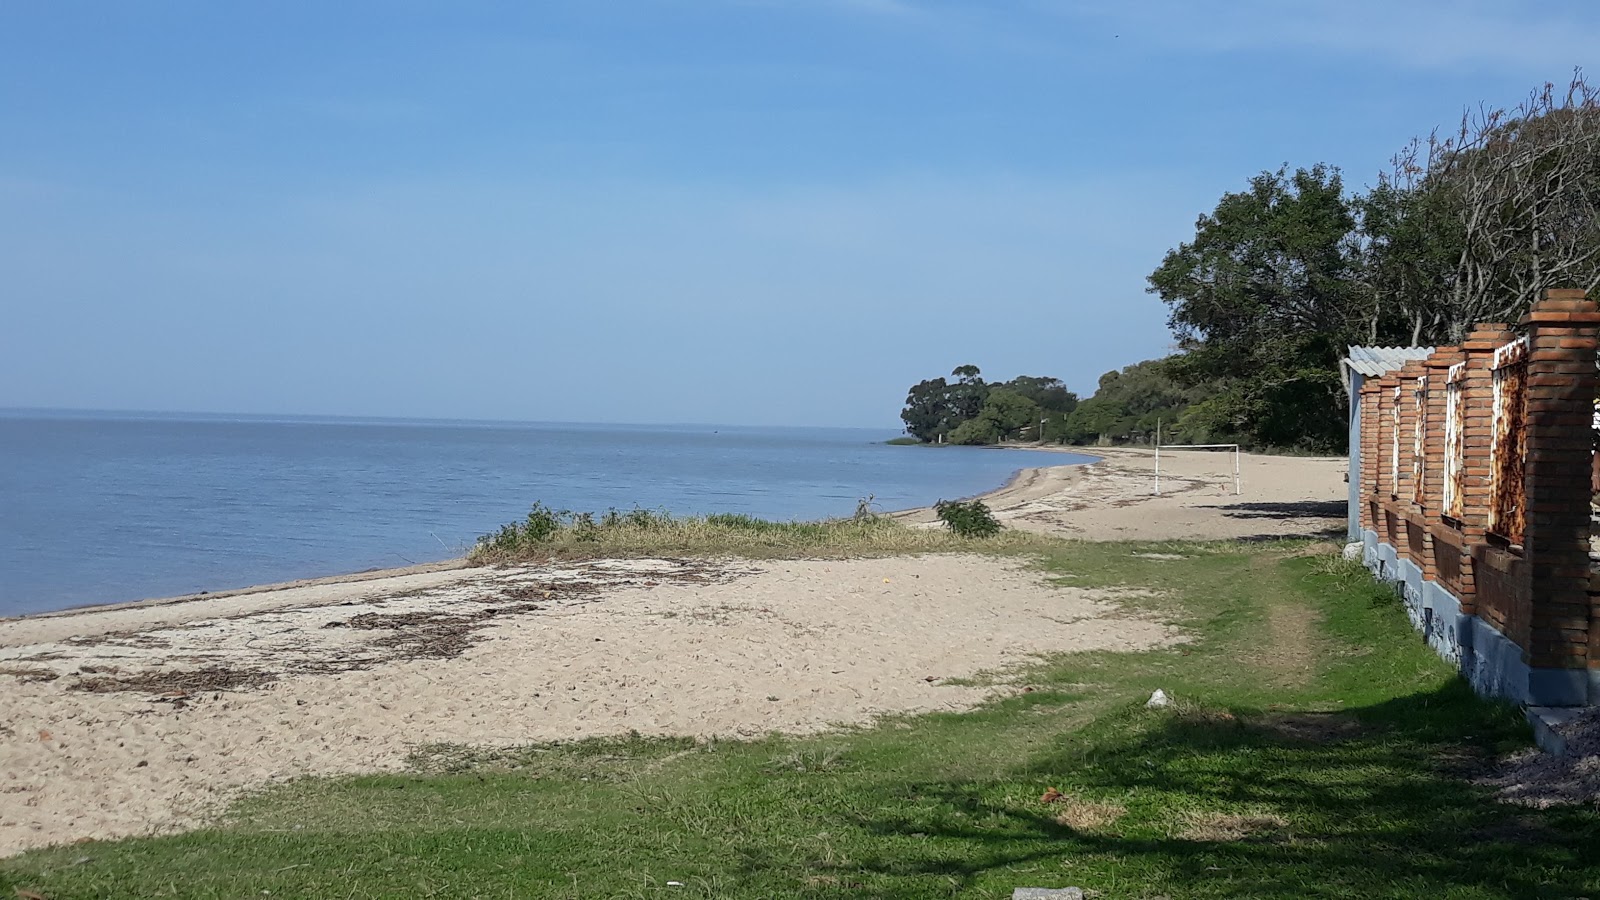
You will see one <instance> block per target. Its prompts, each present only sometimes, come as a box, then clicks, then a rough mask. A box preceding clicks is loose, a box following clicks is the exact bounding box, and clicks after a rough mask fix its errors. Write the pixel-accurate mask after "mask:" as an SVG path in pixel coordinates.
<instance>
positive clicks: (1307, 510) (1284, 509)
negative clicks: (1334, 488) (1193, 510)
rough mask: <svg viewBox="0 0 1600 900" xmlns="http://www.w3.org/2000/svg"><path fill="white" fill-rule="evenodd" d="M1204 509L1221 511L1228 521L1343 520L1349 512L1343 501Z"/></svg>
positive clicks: (1289, 502) (1239, 505)
mask: <svg viewBox="0 0 1600 900" xmlns="http://www.w3.org/2000/svg"><path fill="white" fill-rule="evenodd" d="M1206 508H1207V509H1219V510H1222V514H1223V515H1225V516H1227V517H1228V518H1230V519H1343V518H1345V517H1346V514H1347V513H1348V512H1349V504H1348V503H1347V502H1346V501H1344V500H1296V501H1288V502H1267V501H1256V502H1241V503H1219V504H1216V505H1213V506H1209V507H1206Z"/></svg>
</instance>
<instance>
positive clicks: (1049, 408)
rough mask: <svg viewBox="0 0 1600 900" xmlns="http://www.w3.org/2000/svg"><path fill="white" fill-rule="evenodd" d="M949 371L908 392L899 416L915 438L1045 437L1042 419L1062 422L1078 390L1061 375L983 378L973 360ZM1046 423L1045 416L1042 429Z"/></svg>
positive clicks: (987, 439)
mask: <svg viewBox="0 0 1600 900" xmlns="http://www.w3.org/2000/svg"><path fill="white" fill-rule="evenodd" d="M951 375H952V376H954V377H956V378H958V379H959V380H958V381H957V382H956V383H955V384H951V383H949V382H947V381H945V380H944V379H943V378H934V379H930V380H927V381H922V382H918V383H917V384H916V385H914V386H912V388H911V390H910V391H909V392H908V393H907V395H906V406H905V409H903V410H902V411H901V413H900V418H901V420H902V421H904V422H905V424H906V431H907V432H908V433H909V434H911V435H912V436H913V437H915V438H916V439H917V440H918V441H921V442H924V443H935V442H939V441H943V442H945V443H951V444H993V443H997V442H999V441H1006V440H1025V439H1033V440H1043V439H1045V438H1044V437H1043V436H1042V435H1041V433H1040V421H1041V420H1048V419H1051V418H1053V419H1056V420H1058V424H1057V426H1056V430H1057V431H1058V432H1059V430H1060V428H1061V426H1060V422H1063V421H1065V418H1066V416H1067V415H1068V414H1069V413H1071V412H1072V410H1073V409H1074V408H1076V406H1077V405H1078V397H1077V395H1076V394H1074V393H1072V392H1071V391H1069V390H1067V386H1066V385H1065V384H1063V383H1062V382H1061V380H1060V379H1059V378H1045V377H1041V376H1037V375H1019V376H1017V377H1016V378H1014V379H1012V380H1011V381H1003V382H998V383H995V384H988V383H986V382H984V380H983V378H982V376H981V373H980V372H979V370H978V367H977V366H959V367H957V368H956V370H955V371H954V372H952V373H951ZM1048 428H1049V425H1048V422H1047V424H1046V429H1048Z"/></svg>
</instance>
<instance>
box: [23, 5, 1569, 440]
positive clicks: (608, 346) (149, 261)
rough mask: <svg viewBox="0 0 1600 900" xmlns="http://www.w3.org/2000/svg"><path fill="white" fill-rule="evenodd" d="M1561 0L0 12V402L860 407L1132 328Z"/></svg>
mask: <svg viewBox="0 0 1600 900" xmlns="http://www.w3.org/2000/svg"><path fill="white" fill-rule="evenodd" d="M1597 56H1600V7H1596V6H1594V5H1593V4H1592V3H1585V2H1564V0H1554V2H1541V3H1515V2H1502V3H1475V2H1431V0H1406V2H1404V3H1394V2H1387V3H1379V2H1373V0H1340V2H1309V0H1308V2H1276V3H1268V2H1264V0H1239V2H1227V3H1207V2H1193V0H1142V2H1085V3H1070V2H1051V0H1032V2H1026V0H1021V2H981V3H980V2H971V3H967V2H920V0H804V2H802V0H614V2H603V3H602V2H595V0H590V2H564V0H547V2H540V3H504V4H500V3H480V2H471V0H467V2H454V3H449V4H445V3H437V4H431V3H420V2H406V0H385V2H374V3H363V2H349V3H339V4H331V3H326V2H273V3H254V4H244V3H225V4H218V3H200V2H184V0H173V2H163V3H122V2H104V3H93V4H89V3H76V2H71V0H51V2H35V3H22V2H0V407H4V406H22V407H67V408H100V409H145V410H184V411H219V412H251V413H272V414H284V413H307V414H349V415H376V416H422V417H448V418H495V419H525V420H557V421H613V422H715V423H729V424H808V425H872V426H877V425H889V426H895V425H896V415H897V413H898V411H899V406H900V400H901V399H902V398H903V396H904V392H905V388H906V387H907V386H908V385H909V384H911V383H912V382H914V381H917V380H919V379H921V378H924V377H931V376H934V375H940V374H946V373H948V371H949V370H950V369H951V368H952V367H954V366H956V365H958V364H963V363H969V362H970V363H974V364H976V365H979V366H980V367H982V368H983V370H984V372H985V374H986V375H989V376H992V377H996V378H1007V377H1011V376H1013V375H1016V374H1036V375H1057V376H1059V377H1062V378H1064V379H1065V380H1066V381H1067V382H1068V384H1069V385H1070V386H1071V387H1072V388H1074V389H1075V390H1077V391H1079V393H1081V394H1083V395H1085V396H1087V395H1088V394H1089V393H1090V392H1092V390H1093V388H1094V385H1095V381H1096V379H1097V378H1098V377H1099V375H1100V374H1101V373H1102V372H1104V371H1106V370H1108V369H1112V368H1118V367H1120V366H1122V365H1126V364H1128V363H1132V362H1135V361H1137V360H1140V359H1145V358H1149V357H1152V356H1157V355H1161V354H1162V353H1164V352H1166V351H1167V349H1168V347H1169V342H1170V339H1169V336H1168V334H1167V331H1166V328H1165V321H1166V312H1165V309H1164V308H1163V307H1162V305H1161V304H1160V303H1159V302H1158V301H1157V300H1156V299H1155V298H1154V297H1152V296H1150V295H1148V294H1146V293H1145V290H1144V288H1145V282H1144V276H1145V275H1146V274H1148V273H1149V272H1150V270H1151V269H1153V268H1154V267H1155V266H1156V265H1157V264H1158V263H1159V262H1160V260H1161V256H1162V254H1163V253H1164V252H1165V251H1166V250H1167V249H1168V248H1170V247H1172V246H1174V245H1175V244H1176V243H1178V242H1179V241H1182V240H1184V239H1186V238H1187V237H1189V236H1190V235H1192V233H1193V227H1194V221H1195V218H1196V216H1197V215H1199V214H1200V213H1202V212H1204V211H1207V210H1209V209H1211V208H1212V206H1214V205H1215V202H1216V200H1217V198H1218V197H1219V196H1220V195H1221V194H1222V193H1223V192H1225V191H1229V190H1235V189H1238V188H1240V187H1241V186H1242V185H1243V184H1244V183H1245V181H1246V180H1247V179H1248V178H1249V177H1250V176H1251V175H1253V174H1255V173H1256V172H1259V171H1261V170H1262V169H1267V168H1275V167H1276V166H1278V165H1279V164H1281V163H1284V162H1288V163H1290V164H1291V165H1310V164H1312V163H1315V162H1318V161H1325V162H1328V163H1331V164H1334V165H1338V166H1340V167H1342V168H1343V169H1344V171H1345V173H1346V178H1347V180H1348V181H1349V182H1350V183H1352V184H1353V185H1356V186H1360V185H1362V184H1366V183H1369V182H1371V181H1372V180H1373V178H1374V177H1375V175H1376V173H1377V172H1378V171H1379V170H1380V169H1381V168H1382V167H1383V166H1384V164H1385V162H1386V161H1387V159H1388V158H1389V157H1390V155H1391V154H1392V153H1393V152H1394V151H1395V150H1396V149H1398V148H1399V147H1400V146H1401V145H1402V144H1403V143H1404V142H1405V141H1406V140H1407V139H1409V138H1410V137H1412V136H1413V135H1417V134H1423V133H1426V132H1427V131H1428V130H1430V129H1431V128H1433V127H1434V126H1436V125H1441V124H1442V125H1446V126H1448V125H1450V124H1452V123H1454V122H1455V121H1456V120H1457V119H1458V118H1459V117H1460V115H1461V112H1462V110H1463V108H1464V107H1465V106H1467V105H1475V104H1477V103H1479V102H1489V103H1493V104H1511V103H1514V102H1516V101H1517V100H1518V99H1520V98H1521V97H1522V96H1523V95H1524V94H1525V93H1526V92H1527V91H1528V90H1529V89H1531V88H1533V87H1534V86H1536V85H1537V84H1540V83H1542V82H1543V81H1546V80H1554V81H1558V82H1561V81H1563V80H1564V79H1565V78H1567V77H1568V76H1569V75H1570V73H1571V70H1572V67H1573V66H1575V65H1587V67H1588V68H1589V69H1590V71H1591V72H1594V73H1596V74H1600V67H1597V66H1595V65H1593V63H1594V62H1595V61H1596V57H1597Z"/></svg>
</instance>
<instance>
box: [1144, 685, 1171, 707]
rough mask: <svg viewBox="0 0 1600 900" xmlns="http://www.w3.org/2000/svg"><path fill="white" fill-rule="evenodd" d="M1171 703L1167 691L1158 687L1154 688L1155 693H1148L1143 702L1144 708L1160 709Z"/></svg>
mask: <svg viewBox="0 0 1600 900" xmlns="http://www.w3.org/2000/svg"><path fill="white" fill-rule="evenodd" d="M1171 705H1172V698H1171V697H1168V696H1167V692H1166V691H1164V690H1162V689H1160V688H1156V691H1155V693H1153V694H1151V695H1150V699H1149V700H1146V701H1145V702H1144V708H1145V709H1161V708H1162V707H1166V706H1171Z"/></svg>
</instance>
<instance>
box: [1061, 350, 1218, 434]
mask: <svg viewBox="0 0 1600 900" xmlns="http://www.w3.org/2000/svg"><path fill="white" fill-rule="evenodd" d="M1173 367H1174V358H1173V357H1168V358H1166V359H1152V360H1146V361H1144V362H1141V363H1135V364H1134V365H1131V366H1127V367H1125V368H1123V369H1122V370H1121V371H1119V372H1107V373H1106V374H1104V375H1102V376H1100V386H1099V390H1097V391H1095V394H1094V396H1093V397H1090V398H1089V399H1087V400H1085V401H1083V402H1082V403H1079V404H1078V406H1077V409H1075V410H1073V412H1072V414H1071V415H1070V416H1068V417H1067V418H1066V421H1065V422H1064V423H1063V426H1062V428H1061V432H1060V434H1059V437H1058V438H1056V439H1060V440H1065V441H1067V442H1068V443H1075V444H1094V443H1110V442H1122V441H1145V440H1150V439H1153V438H1154V436H1155V432H1156V427H1157V424H1158V423H1162V422H1164V423H1165V424H1166V426H1167V428H1168V429H1173V428H1176V427H1178V426H1179V422H1180V420H1181V418H1182V416H1183V415H1184V413H1185V411H1186V410H1188V409H1189V408H1190V407H1191V406H1192V405H1193V404H1194V403H1195V402H1196V401H1197V400H1200V399H1203V398H1204V397H1205V396H1207V389H1206V388H1205V387H1191V386H1187V385H1184V384H1181V383H1180V382H1178V381H1177V380H1175V379H1174V378H1173V377H1172V374H1171V373H1172V369H1173ZM1188 436H1189V437H1191V438H1194V439H1200V438H1208V437H1211V436H1213V435H1212V434H1211V433H1210V432H1209V431H1207V432H1204V433H1199V432H1190V433H1188Z"/></svg>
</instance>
